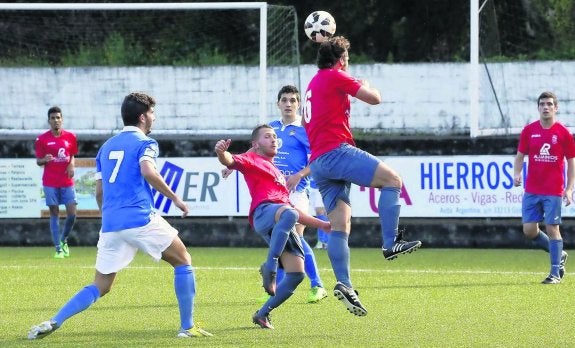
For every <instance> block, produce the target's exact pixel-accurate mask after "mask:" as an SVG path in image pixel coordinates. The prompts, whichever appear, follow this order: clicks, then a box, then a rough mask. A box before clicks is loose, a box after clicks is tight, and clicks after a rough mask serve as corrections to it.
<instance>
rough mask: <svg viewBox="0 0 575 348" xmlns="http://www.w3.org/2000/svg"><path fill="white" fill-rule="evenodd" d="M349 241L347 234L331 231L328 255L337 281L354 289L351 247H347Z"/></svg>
mask: <svg viewBox="0 0 575 348" xmlns="http://www.w3.org/2000/svg"><path fill="white" fill-rule="evenodd" d="M347 239H348V234H347V233H345V232H341V231H331V235H330V236H329V243H327V255H328V256H329V260H330V261H331V268H333V273H334V275H335V279H336V280H337V281H338V282H341V283H343V285H345V286H348V287H352V286H351V280H350V277H349V246H348V245H347Z"/></svg>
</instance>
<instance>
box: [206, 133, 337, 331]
mask: <svg viewBox="0 0 575 348" xmlns="http://www.w3.org/2000/svg"><path fill="white" fill-rule="evenodd" d="M251 140H252V148H251V149H250V150H249V151H248V152H246V153H243V154H239V155H232V154H231V153H229V152H228V148H229V146H230V142H231V140H229V139H228V140H219V141H218V142H217V143H216V146H215V151H216V154H217V155H218V160H219V161H220V163H221V164H223V165H225V166H226V167H228V168H229V169H235V170H237V171H239V172H240V173H242V174H243V175H244V179H245V180H246V183H247V185H248V189H249V191H250V195H251V197H252V202H251V205H250V211H249V221H250V224H251V225H252V226H253V228H254V230H255V231H256V233H257V234H259V235H260V236H261V237H262V238H263V239H264V240H265V241H266V243H267V244H268V245H269V251H268V256H267V259H266V261H265V262H264V263H263V264H262V265H261V267H260V273H261V275H262V282H263V287H264V289H265V290H266V292H267V293H268V294H269V295H270V296H271V297H270V298H269V299H268V300H267V301H266V303H264V304H263V306H262V307H261V308H260V309H259V310H258V311H256V313H255V314H254V315H253V318H252V320H253V322H254V324H257V325H259V326H260V327H262V328H266V329H273V326H272V325H271V322H270V320H269V314H270V312H271V311H272V309H274V308H276V307H278V306H279V305H281V304H282V303H283V302H285V301H286V300H287V299H288V298H289V297H290V296H291V295H292V294H293V292H294V290H295V289H296V287H297V286H298V285H299V283H301V281H302V280H303V278H304V250H303V247H302V245H301V241H300V238H299V236H298V234H297V233H296V231H295V224H296V222H300V223H302V224H304V225H308V226H313V227H320V228H324V229H325V228H327V229H328V230H329V223H328V222H325V221H322V220H319V219H316V218H314V217H311V216H309V215H307V214H306V213H305V212H303V211H299V210H298V209H297V208H294V207H293V206H292V205H291V204H290V201H289V191H288V188H287V186H286V179H285V176H284V175H283V174H282V173H281V172H280V170H279V169H278V168H277V167H276V166H275V165H274V164H273V158H274V156H275V155H276V154H277V151H278V139H277V135H276V133H275V132H274V129H273V128H272V127H271V126H269V125H261V126H258V127H256V128H255V129H254V130H253V132H252V136H251ZM280 260H281V265H282V267H283V269H284V270H285V276H284V278H283V280H282V281H281V282H280V283H279V284H277V286H276V275H277V268H278V264H279V261H280Z"/></svg>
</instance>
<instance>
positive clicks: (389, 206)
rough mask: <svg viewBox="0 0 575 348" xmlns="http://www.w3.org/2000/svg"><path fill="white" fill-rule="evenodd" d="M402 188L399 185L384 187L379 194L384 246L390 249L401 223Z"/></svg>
mask: <svg viewBox="0 0 575 348" xmlns="http://www.w3.org/2000/svg"><path fill="white" fill-rule="evenodd" d="M399 193H400V189H398V188H397V187H384V188H382V189H381V194H380V195H379V202H378V206H377V207H378V211H379V221H380V223H381V237H382V240H383V247H384V248H385V249H390V248H391V247H393V244H394V243H395V236H396V235H397V226H398V225H399V211H400V209H401V205H400V204H399Z"/></svg>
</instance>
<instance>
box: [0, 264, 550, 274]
mask: <svg viewBox="0 0 575 348" xmlns="http://www.w3.org/2000/svg"><path fill="white" fill-rule="evenodd" d="M163 267H167V266H166V265H162V266H128V267H126V269H130V270H143V271H146V270H157V269H159V268H163ZM0 269H21V270H26V269H30V270H32V269H68V270H70V269H90V270H93V269H94V266H93V265H92V266H70V265H56V264H51V265H46V264H44V265H41V266H40V265H0ZM194 269H195V270H198V271H240V272H245V271H257V267H209V266H207V267H203V266H194ZM319 271H321V272H331V271H332V270H331V268H320V269H319ZM352 272H364V273H389V274H399V273H411V274H462V275H465V274H469V275H482V274H483V275H541V274H547V273H545V272H526V271H497V270H432V269H370V268H360V269H352Z"/></svg>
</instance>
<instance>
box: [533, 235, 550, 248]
mask: <svg viewBox="0 0 575 348" xmlns="http://www.w3.org/2000/svg"><path fill="white" fill-rule="evenodd" d="M537 232H538V233H537V236H535V238H533V239H531V243H533V245H535V246H536V247H538V248H539V249H543V250H545V251H546V252H549V237H548V236H547V234H545V233H543V231H541V230H539V231H537Z"/></svg>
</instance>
